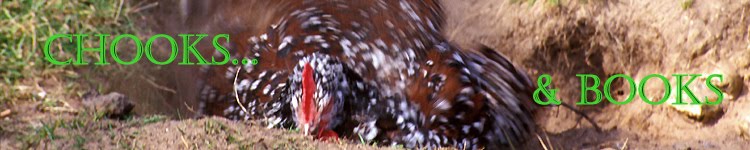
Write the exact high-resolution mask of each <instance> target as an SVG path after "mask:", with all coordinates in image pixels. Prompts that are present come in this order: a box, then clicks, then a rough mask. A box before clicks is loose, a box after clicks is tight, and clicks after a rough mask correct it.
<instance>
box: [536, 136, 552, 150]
mask: <svg viewBox="0 0 750 150" xmlns="http://www.w3.org/2000/svg"><path fill="white" fill-rule="evenodd" d="M536 138H537V139H539V144H541V145H542V148H544V150H549V149H547V145H545V144H544V140H542V137H540V136H539V134H537V135H536Z"/></svg>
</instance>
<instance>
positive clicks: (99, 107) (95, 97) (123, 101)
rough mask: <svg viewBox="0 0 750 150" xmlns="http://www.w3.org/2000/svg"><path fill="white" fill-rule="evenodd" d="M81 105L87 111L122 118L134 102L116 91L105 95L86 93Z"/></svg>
mask: <svg viewBox="0 0 750 150" xmlns="http://www.w3.org/2000/svg"><path fill="white" fill-rule="evenodd" d="M83 105H84V107H85V108H86V109H87V110H88V111H91V112H95V113H96V114H103V115H105V116H107V117H110V118H122V117H124V116H125V115H127V114H129V113H130V112H131V111H132V110H133V108H134V107H135V104H134V103H133V102H132V101H130V100H129V99H128V97H127V96H125V95H123V94H120V93H117V92H113V93H109V94H107V95H99V94H97V93H90V94H86V95H85V96H84V99H83Z"/></svg>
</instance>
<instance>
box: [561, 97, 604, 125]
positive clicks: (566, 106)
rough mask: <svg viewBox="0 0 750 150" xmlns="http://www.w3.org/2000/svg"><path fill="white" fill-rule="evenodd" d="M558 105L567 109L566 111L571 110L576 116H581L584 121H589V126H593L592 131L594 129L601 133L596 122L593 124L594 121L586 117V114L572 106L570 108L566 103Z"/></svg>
mask: <svg viewBox="0 0 750 150" xmlns="http://www.w3.org/2000/svg"><path fill="white" fill-rule="evenodd" d="M560 105H562V106H563V107H565V108H568V109H570V110H572V111H573V112H575V113H576V114H578V115H580V116H582V117H583V118H584V119H586V120H587V121H589V123H591V125H592V126H594V129H596V131H597V132H601V131H602V128H600V127H599V125H597V124H596V122H594V120H593V119H591V117H589V116H588V115H586V113H584V112H583V111H581V110H578V109H575V108H573V106H570V104H568V103H564V102H563V103H560Z"/></svg>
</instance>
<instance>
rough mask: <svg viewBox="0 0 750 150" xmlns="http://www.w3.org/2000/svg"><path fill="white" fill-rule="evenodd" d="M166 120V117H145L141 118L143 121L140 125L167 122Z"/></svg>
mask: <svg viewBox="0 0 750 150" xmlns="http://www.w3.org/2000/svg"><path fill="white" fill-rule="evenodd" d="M167 119H168V118H167V117H166V116H162V115H153V116H147V117H145V118H143V121H142V122H141V125H147V124H152V123H157V122H162V121H164V120H167Z"/></svg>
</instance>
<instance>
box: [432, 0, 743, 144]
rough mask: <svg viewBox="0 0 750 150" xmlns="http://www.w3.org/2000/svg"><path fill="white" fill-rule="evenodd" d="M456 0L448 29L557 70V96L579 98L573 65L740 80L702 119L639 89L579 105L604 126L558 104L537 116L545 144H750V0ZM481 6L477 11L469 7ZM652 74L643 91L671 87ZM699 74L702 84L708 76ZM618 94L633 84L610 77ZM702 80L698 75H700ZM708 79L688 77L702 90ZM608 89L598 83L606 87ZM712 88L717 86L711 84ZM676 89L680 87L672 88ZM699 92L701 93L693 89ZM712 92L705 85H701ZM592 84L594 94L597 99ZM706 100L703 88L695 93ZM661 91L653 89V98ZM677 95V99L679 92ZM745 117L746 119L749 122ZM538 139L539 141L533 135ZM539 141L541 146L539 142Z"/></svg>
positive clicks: (536, 69)
mask: <svg viewBox="0 0 750 150" xmlns="http://www.w3.org/2000/svg"><path fill="white" fill-rule="evenodd" d="M445 2H446V3H449V4H448V5H446V6H453V7H448V12H449V13H448V14H449V15H450V17H449V18H450V19H449V21H448V28H449V29H450V30H448V31H447V32H446V35H447V36H448V37H449V38H451V39H452V40H453V41H455V42H456V43H459V44H460V45H464V46H471V45H472V44H476V43H482V44H485V45H490V46H493V47H494V48H496V49H497V50H499V51H501V52H502V53H504V54H506V55H507V56H509V57H510V58H511V60H513V61H514V62H516V63H518V64H521V65H522V66H525V67H526V68H529V69H530V73H532V74H534V75H539V74H551V75H552V76H553V82H554V85H555V86H556V88H559V89H561V92H560V94H558V96H559V97H562V98H563V99H564V100H565V101H566V102H568V103H571V104H572V103H575V102H577V101H578V100H579V98H580V88H581V87H580V79H578V77H576V76H575V75H576V74H595V75H598V76H600V77H601V78H602V81H604V80H606V78H608V77H609V76H611V75H614V74H620V73H622V74H626V75H630V76H632V77H633V78H634V79H636V83H638V82H640V81H639V79H642V78H643V77H645V76H646V75H649V74H653V73H657V74H662V75H665V76H667V77H668V78H669V79H670V80H671V83H672V88H675V87H674V86H676V85H675V84H674V83H675V78H674V77H670V76H671V75H672V74H676V73H683V74H703V75H704V77H705V76H707V75H708V74H711V73H719V74H724V75H725V81H726V80H729V81H728V82H735V81H737V82H735V83H732V84H734V85H735V86H736V87H737V88H723V89H722V91H725V92H726V91H729V92H726V94H725V95H727V98H725V99H724V101H723V103H721V105H720V106H718V108H719V109H721V110H720V112H724V113H722V114H719V115H720V116H718V117H716V118H713V119H712V120H696V119H694V118H690V117H687V116H685V115H683V114H681V113H678V112H676V111H675V110H674V109H672V108H671V107H670V106H668V105H659V106H652V105H648V104H646V103H645V102H642V101H641V100H640V98H638V97H636V99H635V100H633V102H631V103H630V104H627V105H622V106H616V105H611V104H609V103H608V102H606V100H605V101H604V102H602V103H600V104H599V105H595V106H580V107H579V108H580V109H583V110H586V111H587V112H589V113H590V114H591V115H593V117H594V119H595V120H597V123H598V124H599V125H600V126H602V127H603V128H604V129H605V132H601V133H598V132H596V131H594V130H593V129H591V126H590V124H588V123H587V122H585V121H583V122H581V119H580V117H579V116H576V115H575V114H573V113H572V112H571V111H568V110H565V109H560V108H551V109H550V110H549V111H548V113H547V115H546V116H543V117H541V118H540V119H539V121H538V122H539V123H540V125H541V126H542V128H543V129H544V130H545V131H547V132H548V133H549V135H542V136H541V137H543V138H544V137H545V136H549V139H545V141H548V145H547V146H551V147H562V148H564V149H581V148H585V149H592V148H593V149H600V148H616V149H619V148H622V147H624V146H625V144H627V147H630V148H636V149H663V148H675V149H688V148H692V149H717V148H718V149H738V148H740V147H748V146H750V144H749V143H748V142H747V141H746V140H744V139H743V138H741V135H742V133H744V132H742V131H738V128H741V126H743V125H745V124H747V119H745V118H747V117H748V116H750V112H748V111H747V110H750V107H749V105H750V102H748V100H747V96H746V95H747V94H746V93H747V92H746V88H742V87H746V86H747V85H748V80H747V77H748V75H750V72H749V70H748V69H749V68H748V64H750V62H749V61H750V45H749V43H748V42H749V40H750V39H748V30H750V28H749V27H750V19H749V18H747V17H745V15H748V14H750V10H749V9H748V8H750V2H748V1H747V0H744V1H728V0H724V1H692V0H690V1H660V0H659V1H618V0H613V1H586V0H584V1H485V0H475V1H467V2H456V1H450V2H448V1H445ZM465 10H475V11H473V12H472V11H465ZM652 82H653V81H649V82H648V84H647V86H646V87H647V88H646V93H647V94H646V95H648V96H649V97H650V99H661V98H662V97H661V96H659V95H662V94H663V93H664V87H663V86H661V83H660V82H653V83H652ZM702 83H703V81H701V83H697V82H696V84H702ZM613 85H614V86H613V89H614V90H613V91H614V92H613V93H617V94H616V95H615V98H616V99H620V100H622V99H624V98H626V97H627V96H628V94H629V93H630V92H635V91H630V90H629V85H628V84H627V83H624V82H623V81H619V83H618V82H615V83H614V84H613ZM694 85H695V84H694ZM701 86H703V85H695V86H690V88H692V89H695V90H697V91H700V90H706V89H705V87H702V88H703V89H701ZM600 89H601V87H600ZM709 92H710V91H709ZM673 93H674V92H673ZM696 93H701V92H696ZM703 93H705V91H703ZM593 95H594V94H593V93H589V94H588V96H589V99H593V98H594V97H593ZM697 95H698V97H701V99H703V97H702V96H703V95H699V94H697ZM651 96H654V97H651ZM673 97H674V94H672V98H671V99H674V98H673ZM745 126H746V125H745ZM530 144H532V146H533V144H536V145H537V146H539V142H538V141H534V142H530ZM537 148H541V147H537Z"/></svg>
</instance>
